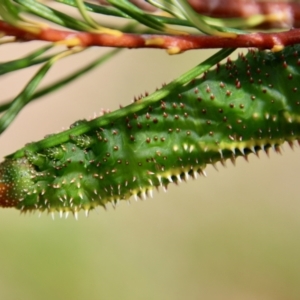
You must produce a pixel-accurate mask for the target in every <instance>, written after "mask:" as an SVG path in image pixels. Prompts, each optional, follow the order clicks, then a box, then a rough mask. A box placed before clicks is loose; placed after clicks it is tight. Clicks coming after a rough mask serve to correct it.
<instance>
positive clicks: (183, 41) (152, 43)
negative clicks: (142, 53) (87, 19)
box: [0, 21, 300, 53]
mask: <svg viewBox="0 0 300 300" xmlns="http://www.w3.org/2000/svg"><path fill="white" fill-rule="evenodd" d="M0 31H1V32H4V33H5V34H6V35H9V36H14V37H16V38H18V39H19V40H22V41H31V40H43V41H48V42H58V41H65V42H66V43H67V45H70V46H77V45H78V46H83V47H89V46H101V47H117V48H160V49H168V50H170V52H171V53H177V52H182V51H187V50H193V49H208V48H248V47H256V48H262V49H272V48H274V47H277V46H279V47H280V46H287V45H291V44H296V43H300V29H291V30H290V31H285V32H278V33H250V34H243V35H238V36H237V37H236V38H221V37H217V36H204V35H182V36H173V35H158V34H153V35H150V34H148V35H139V34H128V33H124V34H122V35H121V36H114V35H109V34H95V33H88V32H71V31H64V30H57V29H52V28H46V29H40V31H39V33H37V34H33V33H28V32H26V31H24V30H22V29H19V28H15V27H13V26H12V25H9V24H8V23H6V22H4V21H0ZM68 41H69V42H70V43H69V44H68ZM71 41H73V42H72V43H71Z"/></svg>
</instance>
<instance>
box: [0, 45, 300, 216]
mask: <svg viewBox="0 0 300 300" xmlns="http://www.w3.org/2000/svg"><path fill="white" fill-rule="evenodd" d="M299 51H300V46H298V45H296V46H291V47H286V48H285V49H284V50H283V51H282V52H278V53H272V52H259V51H254V50H250V51H249V53H248V54H247V55H239V58H238V59H237V60H236V61H231V60H230V59H228V60H227V62H226V63H224V64H221V65H220V64H218V65H217V67H216V68H215V69H214V70H210V71H208V72H205V73H204V74H203V76H202V78H195V79H194V80H192V81H191V82H190V83H188V84H187V85H185V86H181V87H178V88H177V89H174V90H173V91H172V93H171V94H170V95H169V96H167V97H166V98H164V99H162V100H158V101H156V102H152V103H151V104H150V105H146V106H145V105H141V103H143V99H139V100H137V101H136V102H135V103H134V104H133V105H132V107H133V108H135V109H134V110H126V108H123V109H120V110H119V111H117V112H116V113H115V114H105V115H103V116H101V117H100V118H98V119H96V120H92V121H89V122H88V121H85V120H83V121H78V122H76V123H75V124H73V125H72V126H71V127H72V133H73V134H71V135H70V136H69V138H68V141H66V142H65V141H64V142H62V143H61V142H60V138H59V137H60V136H59V135H58V136H54V138H56V140H57V142H56V145H52V146H51V147H45V145H46V142H45V143H44V144H43V141H40V142H37V143H33V144H30V145H29V146H26V147H24V148H23V149H21V150H19V151H18V152H16V153H15V154H12V155H10V156H9V157H7V158H6V159H5V161H4V162H3V163H2V164H1V165H0V206H2V207H15V208H17V209H19V210H21V211H22V212H26V211H35V210H39V211H48V212H55V211H59V212H61V213H63V212H65V213H67V214H68V213H69V212H72V213H74V214H75V216H76V215H77V212H78V211H79V210H81V209H83V210H85V211H86V212H88V211H89V210H91V209H93V208H95V207H96V206H99V205H101V206H103V207H105V205H106V204H107V203H108V202H111V203H113V204H115V203H116V202H117V201H118V200H123V199H128V198H129V197H131V196H134V197H140V198H145V197H147V196H148V195H149V194H151V191H152V189H153V188H157V187H163V188H164V187H167V185H168V184H169V183H171V182H175V183H177V182H180V181H181V180H183V179H186V178H188V177H189V176H192V177H195V176H196V175H197V173H200V174H201V173H203V172H204V169H205V167H206V165H207V164H215V163H216V162H219V161H221V162H223V161H224V160H226V159H231V160H234V159H235V158H236V157H237V156H246V155H248V154H249V153H256V152H257V151H258V150H260V149H263V150H267V149H269V148H271V147H273V148H274V149H279V148H278V147H279V146H280V145H281V144H282V143H284V142H285V141H287V142H289V143H291V144H292V143H293V142H294V141H298V142H299V140H300V88H298V84H299V82H300V72H299V70H300V57H299V54H298V53H299ZM124 112H126V114H125V113H124ZM95 124H96V125H97V124H102V125H101V126H95ZM74 132H75V134H74ZM54 138H53V137H49V138H46V139H45V140H44V141H48V140H49V139H52V140H54ZM41 145H42V146H43V145H44V146H43V147H42V146H41Z"/></svg>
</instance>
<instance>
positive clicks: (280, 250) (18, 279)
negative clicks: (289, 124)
mask: <svg viewBox="0 0 300 300" xmlns="http://www.w3.org/2000/svg"><path fill="white" fill-rule="evenodd" d="M37 45H38V43H36V42H31V43H25V44H19V45H5V46H1V49H0V57H1V60H6V59H14V58H17V57H18V56H19V55H20V53H28V52H30V51H31V50H32V49H33V48H35V47H36V46H37ZM103 51H106V50H99V49H97V48H94V49H91V50H89V51H87V52H86V53H85V54H80V55H76V56H74V57H72V58H68V59H65V60H64V61H61V62H60V63H59V64H57V66H55V67H54V68H53V69H52V70H51V71H50V73H49V76H47V78H46V79H45V80H44V81H43V84H46V83H47V82H51V81H53V80H54V79H55V78H58V77H59V76H62V75H64V74H67V73H68V72H69V71H70V70H72V69H73V68H74V67H80V66H81V65H84V64H85V63H86V62H88V61H91V60H93V58H95V57H97V56H99V55H100V53H103ZM211 53H212V52H210V51H194V52H192V51H191V52H187V53H184V54H181V55H178V56H168V55H167V54H166V53H165V52H164V51H159V50H124V51H123V52H122V53H121V54H120V55H118V56H117V57H115V58H114V59H113V60H111V61H109V62H108V63H106V64H105V65H103V66H102V67H101V68H99V69H97V70H95V71H93V72H92V73H90V74H89V75H88V76H86V77H84V78H82V79H80V80H78V81H76V82H75V83H73V84H71V85H69V86H67V87H66V88H64V89H63V90H61V91H59V92H56V93H55V94H53V95H51V96H48V97H45V98H44V99H43V100H40V101H38V102H36V103H32V104H30V105H28V107H27V108H26V109H24V110H23V111H22V113H21V114H20V115H19V117H18V119H17V120H16V121H15V122H14V123H13V124H12V126H11V127H10V128H9V129H8V130H7V131H6V132H5V133H4V134H3V135H2V136H1V140H0V142H1V147H0V155H1V157H3V156H4V155H6V154H9V153H11V152H13V151H15V150H17V149H18V148H20V147H22V146H23V145H24V144H25V143H27V142H30V141H36V140H38V139H40V138H42V137H43V136H44V135H46V134H49V133H54V132H58V131H60V130H61V129H62V128H63V127H65V128H66V127H67V126H68V125H69V124H71V123H73V122H74V121H75V120H77V119H82V118H88V117H89V116H93V115H94V113H98V112H99V111H100V109H101V108H110V109H112V110H114V109H116V108H118V106H119V104H122V105H126V104H129V103H130V102H131V100H132V99H133V96H134V95H139V94H141V93H144V91H148V92H151V91H154V89H155V88H156V87H160V86H161V84H162V83H163V82H169V81H170V80H172V79H174V78H176V77H177V76H178V75H180V74H181V73H183V72H184V71H186V70H188V69H189V68H191V67H193V66H194V65H195V64H198V63H199V62H200V61H202V60H203V59H204V58H206V57H208V56H209V55H210V54H211ZM35 70H37V68H36V67H33V68H31V69H30V70H25V71H20V72H18V73H15V74H14V73H13V74H9V75H7V76H5V77H1V79H0V86H1V99H3V100H4V99H9V98H11V97H12V96H14V95H16V93H17V91H19V90H20V89H21V88H22V86H23V85H24V83H25V82H26V81H27V79H28V76H29V74H33V73H34V71H35ZM297 148H299V147H296V149H295V151H292V150H290V149H289V147H285V150H284V153H283V155H282V156H280V155H277V154H275V153H271V158H267V156H266V155H265V154H264V153H261V155H260V157H261V158H260V159H257V157H255V156H254V155H252V156H250V157H249V161H250V163H247V162H246V161H244V160H243V159H242V158H240V159H238V160H237V166H236V167H233V166H232V164H231V163H230V162H228V166H227V168H224V167H222V166H221V165H220V166H219V172H216V171H215V170H214V169H213V168H212V167H208V168H207V173H208V177H207V178H204V177H201V178H199V179H198V180H189V181H188V182H187V183H182V184H181V185H180V186H179V187H176V186H170V188H169V191H168V192H167V193H164V192H163V191H161V192H159V193H156V194H155V197H154V199H148V200H146V201H139V202H137V203H135V202H134V201H131V203H132V205H127V204H126V203H121V205H120V206H119V207H117V209H116V210H114V209H112V208H111V207H109V209H108V211H107V212H105V211H104V210H103V209H99V210H98V211H95V212H92V213H91V215H90V216H89V217H88V218H86V217H84V215H83V214H80V215H79V220H78V221H76V220H75V219H74V218H73V217H69V218H68V219H67V220H65V219H59V218H58V217H57V218H56V219H55V220H54V221H53V220H52V219H51V217H50V216H48V215H47V214H43V215H42V216H41V217H40V218H38V214H37V213H36V214H32V215H31V214H28V215H20V213H19V212H18V211H17V210H14V209H1V210H0V224H1V225H0V299H6V300H17V299H18V300H19V299H22V300H36V299H44V300H46V299H49V300H50V299H86V300H94V299H103V300H106V299H108V300H111V299H124V300H125V299H126V300H127V299H128V300H129V299H145V300H147V299H149V300H150V299H155V300H163V299H172V300H177V299H178V300H180V299H207V300H210V299H212V300H214V299H222V300H227V299H228V300H229V299H230V300H234V299H243V300H248V299H249V300H250V299H251V300H252V299H253V300H254V299H255V300H260V299H263V300H268V299H270V300H277V299H278V300H279V299H285V300H292V299H295V300H296V299H300V199H299V192H300V185H298V184H299V179H298V178H299V171H298V170H299V167H300V160H299V149H297Z"/></svg>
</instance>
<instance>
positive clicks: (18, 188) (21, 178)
mask: <svg viewBox="0 0 300 300" xmlns="http://www.w3.org/2000/svg"><path fill="white" fill-rule="evenodd" d="M33 172H34V170H33V168H32V166H31V164H30V163H29V162H28V160H27V159H26V158H21V159H16V160H14V159H8V160H5V161H4V162H2V163H1V164H0V207H16V208H18V207H20V206H22V205H21V202H22V200H23V199H24V197H25V195H26V191H27V190H28V189H29V188H30V187H31V186H32V185H33V182H32V175H33Z"/></svg>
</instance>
